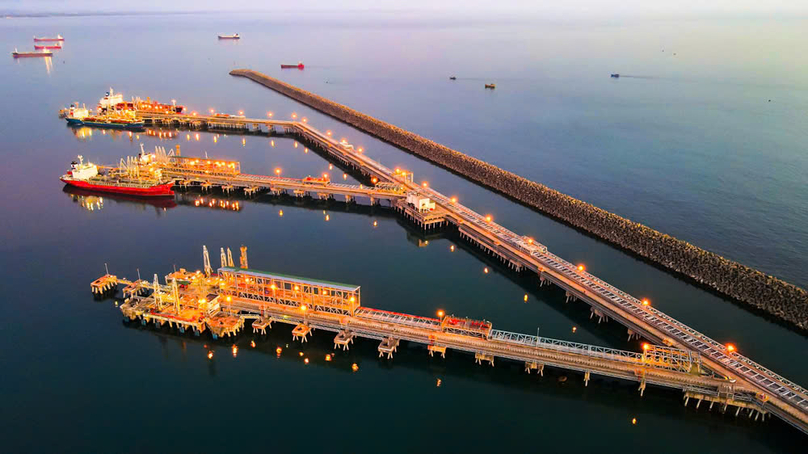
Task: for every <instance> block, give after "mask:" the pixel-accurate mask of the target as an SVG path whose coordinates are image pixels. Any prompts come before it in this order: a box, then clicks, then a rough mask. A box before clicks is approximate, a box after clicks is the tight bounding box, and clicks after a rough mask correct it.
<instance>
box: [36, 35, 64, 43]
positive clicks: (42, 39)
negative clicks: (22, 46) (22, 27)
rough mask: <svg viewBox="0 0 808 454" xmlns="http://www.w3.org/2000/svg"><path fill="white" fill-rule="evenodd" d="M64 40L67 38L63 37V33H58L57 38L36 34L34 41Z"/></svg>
mask: <svg viewBox="0 0 808 454" xmlns="http://www.w3.org/2000/svg"><path fill="white" fill-rule="evenodd" d="M64 40H65V39H64V38H62V35H56V38H49V37H43V38H37V37H36V36H34V41H37V42H39V41H64Z"/></svg>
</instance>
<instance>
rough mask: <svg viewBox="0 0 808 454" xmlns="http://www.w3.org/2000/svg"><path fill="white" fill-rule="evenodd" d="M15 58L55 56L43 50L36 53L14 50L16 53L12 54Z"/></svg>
mask: <svg viewBox="0 0 808 454" xmlns="http://www.w3.org/2000/svg"><path fill="white" fill-rule="evenodd" d="M11 55H13V56H14V58H26V57H51V56H53V52H51V51H49V50H42V51H36V52H20V51H18V50H17V49H14V52H12V53H11Z"/></svg>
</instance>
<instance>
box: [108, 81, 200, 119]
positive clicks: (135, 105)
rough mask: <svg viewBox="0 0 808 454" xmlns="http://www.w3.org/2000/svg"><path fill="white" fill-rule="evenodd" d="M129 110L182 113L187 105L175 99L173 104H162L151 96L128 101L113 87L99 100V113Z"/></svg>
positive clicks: (172, 101)
mask: <svg viewBox="0 0 808 454" xmlns="http://www.w3.org/2000/svg"><path fill="white" fill-rule="evenodd" d="M127 110H134V111H138V112H151V113H163V114H180V113H182V112H183V111H184V110H185V106H181V105H177V102H176V101H175V100H173V99H172V100H171V104H162V103H159V102H157V101H152V99H151V98H149V97H146V99H145V100H143V99H141V98H132V100H131V101H126V100H124V99H123V95H122V94H120V93H115V91H114V90H113V89H112V88H111V87H110V89H109V91H108V92H107V93H106V95H104V97H103V98H101V99H99V100H98V112H99V113H103V112H111V111H127Z"/></svg>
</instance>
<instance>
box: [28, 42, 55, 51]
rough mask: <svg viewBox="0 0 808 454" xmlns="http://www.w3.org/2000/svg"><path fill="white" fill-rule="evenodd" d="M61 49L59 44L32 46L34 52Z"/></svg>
mask: <svg viewBox="0 0 808 454" xmlns="http://www.w3.org/2000/svg"><path fill="white" fill-rule="evenodd" d="M61 48H62V44H61V43H59V44H41V45H37V44H34V49H36V50H42V49H61Z"/></svg>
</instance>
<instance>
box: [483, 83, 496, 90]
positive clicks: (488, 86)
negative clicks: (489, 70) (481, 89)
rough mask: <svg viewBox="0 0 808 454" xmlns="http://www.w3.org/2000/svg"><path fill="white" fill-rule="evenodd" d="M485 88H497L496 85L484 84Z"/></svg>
mask: <svg viewBox="0 0 808 454" xmlns="http://www.w3.org/2000/svg"><path fill="white" fill-rule="evenodd" d="M485 88H490V89H492V90H493V89H494V88H497V84H485Z"/></svg>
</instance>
